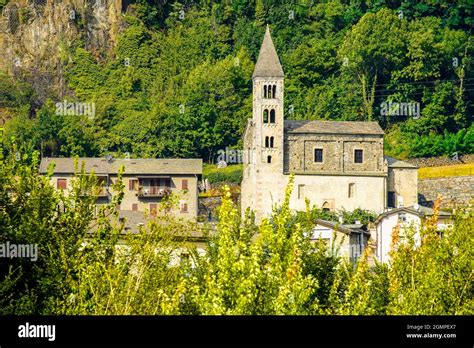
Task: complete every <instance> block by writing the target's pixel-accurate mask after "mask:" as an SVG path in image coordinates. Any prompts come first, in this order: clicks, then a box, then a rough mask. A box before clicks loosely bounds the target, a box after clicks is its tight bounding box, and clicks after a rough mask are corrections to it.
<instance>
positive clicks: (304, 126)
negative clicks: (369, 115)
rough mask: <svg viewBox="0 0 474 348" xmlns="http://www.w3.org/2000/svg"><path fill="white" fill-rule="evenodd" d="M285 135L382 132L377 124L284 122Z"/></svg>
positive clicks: (359, 122) (379, 133) (377, 133)
mask: <svg viewBox="0 0 474 348" xmlns="http://www.w3.org/2000/svg"><path fill="white" fill-rule="evenodd" d="M285 132H286V133H320V134H321V133H323V134H374V135H383V134H384V131H383V130H382V128H380V126H379V124H378V123H377V122H364V121H292V120H285Z"/></svg>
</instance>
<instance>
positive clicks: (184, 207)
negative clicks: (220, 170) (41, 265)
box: [39, 157, 202, 220]
mask: <svg viewBox="0 0 474 348" xmlns="http://www.w3.org/2000/svg"><path fill="white" fill-rule="evenodd" d="M75 161H76V159H75V158H48V157H45V158H43V159H42V160H41V164H40V169H39V171H40V174H43V175H44V174H46V173H47V172H48V170H49V169H48V168H50V166H54V169H52V173H53V174H52V176H51V183H52V185H54V187H56V188H57V189H58V190H64V191H65V194H68V190H69V189H70V188H71V186H72V182H73V180H74V178H75V177H76V171H80V168H81V166H82V165H84V168H85V172H86V173H87V174H91V173H94V175H95V176H96V177H97V178H98V180H99V182H100V185H99V188H98V189H97V190H96V191H95V192H84V195H91V194H93V195H95V196H96V197H97V201H96V204H97V205H100V204H107V203H109V202H111V199H112V197H113V195H114V194H116V192H114V191H113V189H112V185H113V184H114V183H115V182H116V181H117V178H118V176H117V175H118V172H119V169H120V168H121V167H122V166H123V167H124V173H123V183H124V185H125V189H124V197H123V200H122V202H121V204H120V206H118V207H117V210H118V211H119V215H124V216H129V215H134V216H135V215H136V216H146V214H149V215H151V216H154V215H157V214H160V212H163V211H164V210H166V212H167V213H172V214H175V215H176V217H179V218H184V219H195V218H196V217H197V215H198V181H199V180H201V176H202V159H154V158H150V159H148V158H136V159H113V158H112V157H108V158H90V157H89V158H78V159H77V169H76V165H75ZM170 195H173V196H174V197H175V198H176V201H177V204H175V205H173V206H171V207H169V206H168V205H166V206H165V205H164V204H163V203H164V202H165V201H166V200H165V198H166V197H168V196H170ZM129 220H132V219H129Z"/></svg>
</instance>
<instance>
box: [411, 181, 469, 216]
mask: <svg viewBox="0 0 474 348" xmlns="http://www.w3.org/2000/svg"><path fill="white" fill-rule="evenodd" d="M438 195H442V196H443V202H442V205H441V207H442V208H452V207H454V206H455V205H459V204H468V203H469V201H470V200H472V199H474V176H452V177H449V178H431V179H420V180H418V201H419V203H420V204H422V205H432V204H433V202H434V201H435V200H436V197H437V196H438Z"/></svg>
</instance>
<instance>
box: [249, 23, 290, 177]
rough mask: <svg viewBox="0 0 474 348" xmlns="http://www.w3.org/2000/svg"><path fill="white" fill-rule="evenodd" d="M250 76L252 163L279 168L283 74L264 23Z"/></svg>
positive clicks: (266, 168)
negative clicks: (260, 43) (251, 82)
mask: <svg viewBox="0 0 474 348" xmlns="http://www.w3.org/2000/svg"><path fill="white" fill-rule="evenodd" d="M252 80H253V122H254V125H255V150H256V153H255V155H256V162H257V163H256V164H257V166H258V167H260V169H261V171H263V172H266V171H270V172H278V173H280V174H281V173H282V172H283V129H284V124H283V123H284V121H283V119H284V118H283V91H284V85H283V80H284V74H283V69H282V67H281V64H280V60H279V59H278V55H277V52H276V50H275V46H274V45H273V41H272V37H271V35H270V29H269V27H268V25H267V29H266V31H265V36H264V38H263V43H262V46H261V48H260V53H259V55H258V60H257V64H256V65H255V70H254V72H253V75H252Z"/></svg>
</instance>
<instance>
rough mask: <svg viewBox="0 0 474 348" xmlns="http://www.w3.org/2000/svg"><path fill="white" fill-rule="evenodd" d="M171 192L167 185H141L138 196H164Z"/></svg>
mask: <svg viewBox="0 0 474 348" xmlns="http://www.w3.org/2000/svg"><path fill="white" fill-rule="evenodd" d="M169 194H171V189H170V188H169V187H167V186H143V187H140V189H139V190H138V196H139V197H165V196H168V195H169Z"/></svg>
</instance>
